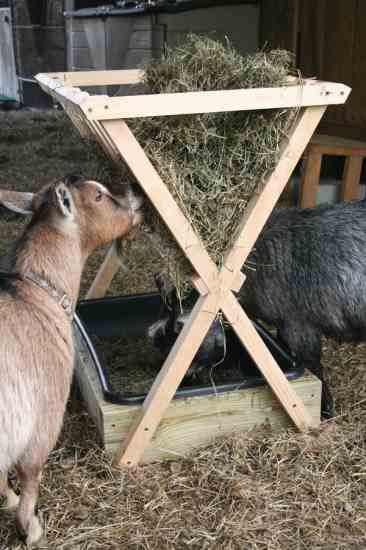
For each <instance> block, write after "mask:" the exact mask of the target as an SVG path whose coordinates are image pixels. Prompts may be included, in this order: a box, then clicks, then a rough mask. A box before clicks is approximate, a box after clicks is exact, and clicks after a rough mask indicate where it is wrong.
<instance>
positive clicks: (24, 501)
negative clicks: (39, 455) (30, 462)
mask: <svg viewBox="0 0 366 550" xmlns="http://www.w3.org/2000/svg"><path fill="white" fill-rule="evenodd" d="M17 473H18V476H19V479H20V481H21V496H20V502H19V507H18V512H17V523H18V527H19V528H20V530H21V531H22V532H23V533H24V534H25V537H26V544H27V546H28V547H31V546H33V545H35V544H36V543H37V542H39V541H40V540H41V538H42V536H43V529H42V527H41V524H40V522H39V520H38V518H37V515H36V505H37V500H38V493H39V484H40V481H41V469H40V468H39V467H32V466H25V465H24V466H23V465H21V466H20V465H18V466H17Z"/></svg>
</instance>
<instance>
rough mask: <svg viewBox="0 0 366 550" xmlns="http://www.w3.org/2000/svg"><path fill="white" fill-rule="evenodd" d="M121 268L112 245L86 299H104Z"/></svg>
mask: <svg viewBox="0 0 366 550" xmlns="http://www.w3.org/2000/svg"><path fill="white" fill-rule="evenodd" d="M120 267H121V262H120V259H119V258H118V255H117V253H116V248H115V244H112V245H111V246H110V248H109V250H108V252H107V254H106V257H105V258H104V261H103V263H102V265H101V266H100V268H99V271H98V273H97V275H96V277H95V279H94V281H93V284H92V285H91V287H90V289H89V290H88V292H87V294H86V298H87V299H88V300H89V299H90V300H91V299H93V298H102V297H103V296H105V294H106V292H107V290H108V288H109V287H110V285H111V282H112V280H113V277H114V276H115V274H116V273H117V271H118V270H119V268H120Z"/></svg>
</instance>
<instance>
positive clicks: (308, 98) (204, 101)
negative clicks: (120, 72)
mask: <svg viewBox="0 0 366 550" xmlns="http://www.w3.org/2000/svg"><path fill="white" fill-rule="evenodd" d="M349 93H350V88H348V87H347V86H344V85H343V84H337V83H328V82H317V81H310V83H308V84H305V85H304V86H283V87H282V88H256V89H248V90H221V91H214V92H187V93H174V94H154V95H152V94H150V95H148V94H144V95H135V96H123V98H121V97H112V98H108V97H106V96H103V97H94V98H91V99H90V100H89V102H88V103H87V104H84V105H83V109H84V112H85V114H86V116H87V117H88V118H89V119H91V120H95V119H96V120H111V119H121V118H136V117H148V116H164V115H185V114H197V113H217V112H221V111H226V112H229V111H252V110H256V109H260V110H263V109H279V108H290V107H305V106H316V105H329V104H339V103H344V102H345V100H346V99H347V97H348V95H349Z"/></svg>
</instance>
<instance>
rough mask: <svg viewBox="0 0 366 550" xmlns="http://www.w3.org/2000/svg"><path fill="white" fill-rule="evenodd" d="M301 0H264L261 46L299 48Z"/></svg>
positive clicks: (261, 21) (292, 49) (261, 18)
mask: <svg viewBox="0 0 366 550" xmlns="http://www.w3.org/2000/svg"><path fill="white" fill-rule="evenodd" d="M299 4H300V0H262V2H261V16H260V34H259V37H260V43H259V45H260V47H263V46H267V47H268V48H285V49H286V50H289V51H291V52H293V53H296V50H297V31H298V17H299Z"/></svg>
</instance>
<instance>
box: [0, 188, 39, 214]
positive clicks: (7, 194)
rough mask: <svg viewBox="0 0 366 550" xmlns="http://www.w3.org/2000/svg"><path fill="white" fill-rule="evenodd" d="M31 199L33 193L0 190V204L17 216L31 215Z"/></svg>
mask: <svg viewBox="0 0 366 550" xmlns="http://www.w3.org/2000/svg"><path fill="white" fill-rule="evenodd" d="M33 199H34V194H33V193H20V192H18V191H7V190H0V204H2V205H3V206H5V208H7V209H8V210H11V211H12V212H16V213H17V214H24V215H26V214H32V213H33V210H34V208H33Z"/></svg>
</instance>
